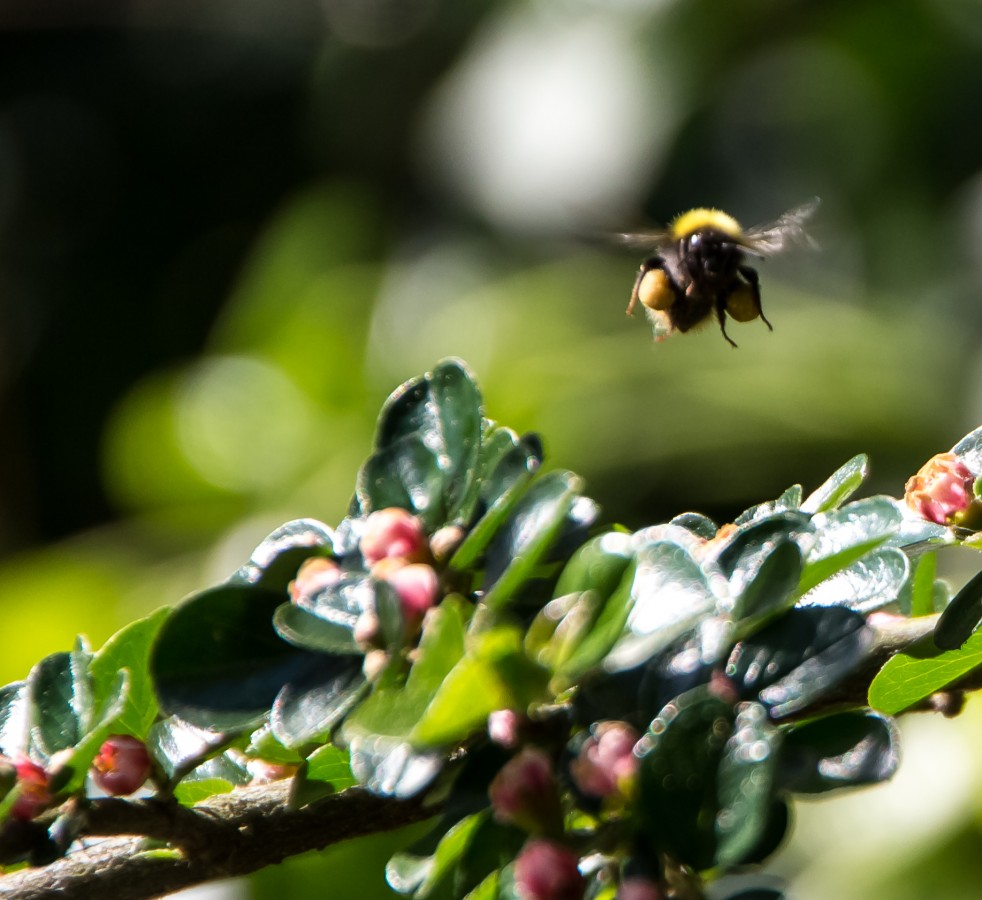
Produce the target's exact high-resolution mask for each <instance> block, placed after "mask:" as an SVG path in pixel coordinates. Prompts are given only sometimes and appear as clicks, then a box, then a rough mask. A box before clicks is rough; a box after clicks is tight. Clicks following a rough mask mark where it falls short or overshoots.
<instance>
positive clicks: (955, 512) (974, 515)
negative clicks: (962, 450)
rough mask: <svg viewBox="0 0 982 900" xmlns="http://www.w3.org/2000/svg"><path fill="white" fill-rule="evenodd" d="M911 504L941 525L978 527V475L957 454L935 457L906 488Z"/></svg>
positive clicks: (909, 480) (979, 511) (979, 507)
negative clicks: (976, 487)
mask: <svg viewBox="0 0 982 900" xmlns="http://www.w3.org/2000/svg"><path fill="white" fill-rule="evenodd" d="M904 499H905V500H906V501H907V505H908V506H909V507H910V508H911V509H912V510H914V512H916V513H917V514H918V515H919V516H922V517H923V518H925V519H927V520H928V521H929V522H934V523H936V524H938V525H962V526H965V527H968V528H972V527H975V526H977V525H979V524H982V522H980V518H982V517H980V513H982V504H980V503H979V501H978V500H977V499H976V497H975V473H974V472H972V471H971V470H970V469H969V468H968V466H966V465H965V463H964V462H962V460H961V459H959V458H958V457H957V456H956V455H955V454H954V453H938V454H936V455H935V456H932V457H931V458H930V459H929V460H928V461H927V462H926V463H925V464H924V465H923V466H921V468H920V470H919V471H918V473H917V474H916V475H914V476H913V477H912V478H910V479H908V481H907V484H906V486H905V487H904Z"/></svg>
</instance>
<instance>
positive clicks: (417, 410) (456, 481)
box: [359, 359, 482, 524]
mask: <svg viewBox="0 0 982 900" xmlns="http://www.w3.org/2000/svg"><path fill="white" fill-rule="evenodd" d="M481 429H482V418H481V396H480V393H479V392H478V389H477V386H476V385H475V383H474V380H473V378H472V377H471V375H470V373H469V372H468V371H467V369H466V367H465V366H464V364H463V363H462V362H460V361H459V360H454V359H449V360H444V361H443V362H441V363H440V364H439V365H437V366H436V367H435V368H434V369H433V371H432V372H428V373H427V374H425V375H424V376H422V377H421V378H417V379H413V380H412V381H409V382H406V384H404V385H402V387H400V388H399V389H398V390H397V391H395V392H394V393H393V394H392V396H391V397H389V399H388V400H387V401H386V403H385V405H384V406H383V408H382V412H381V414H380V415H379V422H378V430H377V432H376V455H381V456H383V457H384V456H385V455H386V453H387V451H391V450H396V449H397V448H399V447H405V446H408V445H414V444H415V445H419V446H425V447H428V448H429V449H430V450H432V452H433V454H434V455H435V457H436V461H437V465H438V467H439V470H440V472H441V473H442V476H443V477H442V478H441V486H442V490H443V496H442V497H441V504H440V505H441V506H442V507H443V509H444V510H445V511H446V514H447V516H448V518H450V519H454V518H456V517H458V515H459V516H461V517H462V518H466V517H467V515H468V509H467V507H468V506H469V505H470V504H471V503H472V502H473V500H474V495H473V492H472V491H471V489H470V488H471V484H472V479H473V473H474V469H475V466H476V463H477V459H478V453H479V451H480V444H481ZM403 453H404V451H403V450H400V451H399V452H398V453H397V454H396V456H397V457H399V456H401V455H403ZM359 496H360V499H361V501H362V508H363V509H364V510H365V511H370V510H371V509H379V508H382V507H380V506H376V505H366V504H365V495H364V494H362V493H360V494H359ZM411 499H412V498H411ZM386 505H390V506H400V505H403V504H400V503H388V504H386ZM406 508H411V509H412V508H415V509H417V511H418V512H420V513H421V514H422V515H424V518H427V516H426V514H425V512H424V511H423V510H420V509H418V507H415V506H412V507H406ZM441 524H442V523H441Z"/></svg>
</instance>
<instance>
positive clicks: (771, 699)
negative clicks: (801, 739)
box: [726, 607, 873, 718]
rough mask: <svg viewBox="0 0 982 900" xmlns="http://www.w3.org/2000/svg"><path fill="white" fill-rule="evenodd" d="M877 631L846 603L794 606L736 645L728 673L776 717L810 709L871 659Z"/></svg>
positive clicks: (745, 691)
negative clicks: (830, 605) (874, 636)
mask: <svg viewBox="0 0 982 900" xmlns="http://www.w3.org/2000/svg"><path fill="white" fill-rule="evenodd" d="M872 645H873V633H872V631H871V630H870V629H869V628H868V627H867V626H866V620H865V619H864V618H863V616H862V615H860V614H859V613H857V612H854V611H852V610H850V609H845V608H843V607H808V608H795V609H791V610H789V611H788V612H786V613H785V614H784V615H783V616H781V618H779V619H777V620H775V621H774V622H772V623H771V624H769V625H767V626H766V627H765V628H763V629H761V630H760V631H758V632H757V633H756V634H754V635H752V636H751V637H749V638H747V639H746V640H743V641H741V642H740V643H738V644H737V645H736V647H734V648H733V651H732V652H731V654H730V658H729V660H728V661H727V664H726V674H727V676H728V677H729V678H731V679H732V680H733V681H734V683H735V684H736V686H737V689H738V690H739V691H740V694H741V696H744V697H753V696H755V695H759V698H760V700H761V702H763V703H764V704H765V705H766V706H768V707H769V708H770V712H771V716H772V718H780V717H782V716H786V715H791V714H792V713H794V712H797V711H799V710H801V709H805V708H806V707H807V706H808V705H810V704H811V703H814V702H815V701H817V700H818V699H820V698H821V697H823V696H825V695H827V694H828V693H829V692H831V691H833V690H834V689H835V688H836V687H837V686H838V685H839V684H841V683H842V681H843V679H845V678H847V677H848V676H849V675H850V674H851V673H852V672H854V671H855V670H856V669H857V668H858V667H859V666H860V665H861V664H862V663H863V662H864V661H865V660H866V659H867V658H868V654H869V652H870V648H871V647H872Z"/></svg>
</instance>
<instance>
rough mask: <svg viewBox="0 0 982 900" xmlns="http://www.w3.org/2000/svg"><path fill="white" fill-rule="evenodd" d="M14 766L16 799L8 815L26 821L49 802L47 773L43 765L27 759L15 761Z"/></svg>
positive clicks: (42, 809) (49, 793)
mask: <svg viewBox="0 0 982 900" xmlns="http://www.w3.org/2000/svg"><path fill="white" fill-rule="evenodd" d="M14 767H15V768H16V769H17V784H16V790H17V799H16V800H15V801H14V805H13V807H12V808H11V810H10V815H11V816H13V817H14V818H15V819H21V820H23V821H28V820H29V819H33V818H34V817H35V816H37V815H38V814H39V813H42V812H44V810H46V809H47V808H48V806H49V805H50V804H51V792H50V790H49V789H48V773H47V771H46V770H45V768H44V767H43V766H39V765H38V764H37V763H35V762H31V760H29V759H21V760H19V761H17V762H15V763H14Z"/></svg>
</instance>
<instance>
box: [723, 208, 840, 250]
mask: <svg viewBox="0 0 982 900" xmlns="http://www.w3.org/2000/svg"><path fill="white" fill-rule="evenodd" d="M820 202H821V201H820V200H819V199H818V197H813V198H812V199H811V200H809V201H808V202H807V203H802V204H801V205H800V206H796V207H794V208H793V209H789V210H788V211H787V212H786V213H784V215H782V216H778V218H777V219H775V220H774V221H773V222H769V223H768V224H766V225H758V226H757V227H756V228H748V229H747V231H746V232H745V233H744V236H743V242H742V243H743V244H744V245H745V246H746V247H747V248H748V249H749V250H751V251H752V252H753V253H759V254H760V255H761V256H770V255H772V254H774V253H780V252H781V251H782V250H784V249H786V248H787V247H789V246H791V245H793V244H804V245H806V246H809V247H816V246H817V245H816V243H815V241H814V240H812V238H811V237H810V236H809V235H808V233H807V232H806V231H805V223H806V222H807V221H808V220H809V219H810V218H811V217H812V215H814V213H815V210H816V209H818V205H819V203H820Z"/></svg>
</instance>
